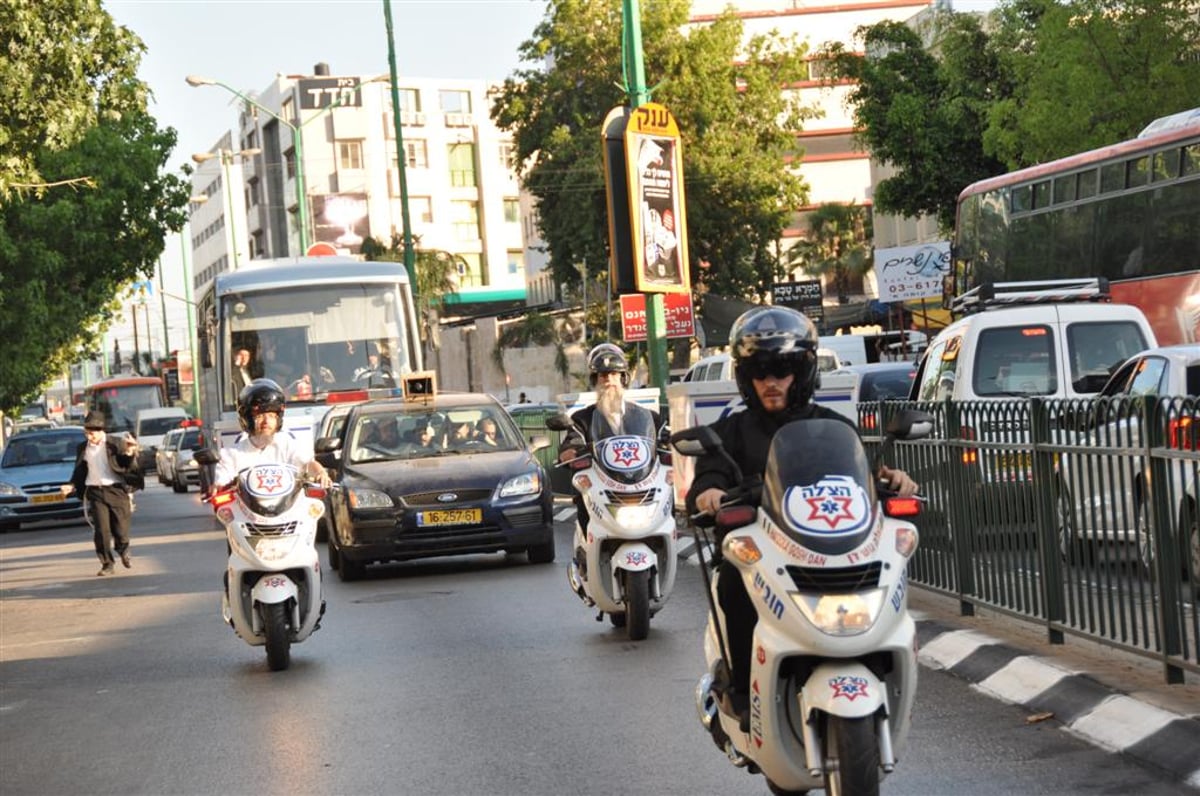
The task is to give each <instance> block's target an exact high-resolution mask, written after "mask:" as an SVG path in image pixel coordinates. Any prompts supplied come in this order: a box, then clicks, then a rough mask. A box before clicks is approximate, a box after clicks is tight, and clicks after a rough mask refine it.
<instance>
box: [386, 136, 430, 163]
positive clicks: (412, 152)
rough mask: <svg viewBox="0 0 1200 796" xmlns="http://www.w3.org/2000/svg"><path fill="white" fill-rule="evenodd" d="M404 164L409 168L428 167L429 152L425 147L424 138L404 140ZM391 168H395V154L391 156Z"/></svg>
mask: <svg viewBox="0 0 1200 796" xmlns="http://www.w3.org/2000/svg"><path fill="white" fill-rule="evenodd" d="M404 166H405V167H406V168H410V169H425V168H429V152H428V150H427V149H426V148H425V139H424V138H413V139H410V140H406V141H405V142H404ZM392 168H396V158H395V156H392Z"/></svg>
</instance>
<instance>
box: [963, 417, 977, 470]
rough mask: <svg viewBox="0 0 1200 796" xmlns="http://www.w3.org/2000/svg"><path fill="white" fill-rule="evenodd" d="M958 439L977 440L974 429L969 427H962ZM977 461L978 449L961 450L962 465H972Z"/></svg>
mask: <svg viewBox="0 0 1200 796" xmlns="http://www.w3.org/2000/svg"><path fill="white" fill-rule="evenodd" d="M959 438H960V439H967V440H971V439H978V437H977V435H976V434H975V429H973V428H971V427H970V426H963V427H962V429H961V431H960V433H959ZM978 461H979V449H978V448H963V449H962V463H963V464H966V465H972V464H975V463H976V462H978Z"/></svg>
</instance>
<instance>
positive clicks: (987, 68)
mask: <svg viewBox="0 0 1200 796" xmlns="http://www.w3.org/2000/svg"><path fill="white" fill-rule="evenodd" d="M931 37H932V38H935V39H936V41H937V44H936V48H937V51H938V54H937V55H935V54H934V53H933V52H931V51H930V50H927V49H926V47H925V44H924V43H923V41H922V38H921V35H920V34H919V33H918V32H917V31H916V30H914V29H912V28H910V27H909V26H907V25H905V24H904V23H900V22H881V23H878V24H876V25H871V26H866V27H862V28H859V29H858V31H856V39H861V41H862V49H861V52H865V53H867V55H865V56H864V55H861V54H859V52H857V51H850V50H848V49H847V48H846V47H845V46H844V45H843V44H841V43H840V42H837V43H830V44H826V45H825V46H824V47H823V52H822V55H823V58H824V59H825V60H826V63H827V64H828V67H829V79H830V80H831V81H837V80H844V79H850V80H853V81H855V85H854V88H853V89H851V91H850V94H849V102H850V104H851V106H852V107H853V116H854V123H855V126H856V127H857V128H858V129H859V130H860V133H859V138H860V139H861V141H862V143H863V144H864V146H865V147H866V148H867V149H869V150H870V152H871V155H872V156H873V157H874V158H876V159H877V160H879V161H880V162H881V163H886V164H888V165H891V166H893V167H895V168H896V169H897V172H896V174H895V175H894V176H891V177H888V178H885V179H883V180H880V181H879V182H878V183H877V184H876V185H875V197H874V203H875V207H876V208H877V209H878V210H880V211H883V212H885V213H892V214H896V215H901V216H920V215H926V214H928V215H934V216H936V217H937V219H938V223H939V225H940V226H941V227H942V228H943V229H944V230H946V231H949V230H950V229H951V228H953V226H954V212H955V203H956V200H957V198H958V193H959V191H961V190H962V189H963V188H964V187H966V186H967V185H969V184H970V183H972V182H974V181H976V180H979V179H983V178H985V177H990V176H992V175H994V174H998V173H1001V172H1002V171H1004V164H1003V163H1002V162H1001V161H999V160H997V159H996V158H994V157H991V156H989V155H988V154H987V153H986V152H985V151H984V150H983V147H982V146H981V144H980V141H981V139H982V137H983V132H984V130H985V129H986V126H987V115H988V112H989V109H990V108H991V106H992V103H993V101H994V97H995V95H996V94H997V93H998V92H999V93H1004V92H1006V91H1007V90H1008V89H1007V81H1006V80H1005V77H1004V73H1003V71H1002V69H1001V66H1000V63H999V60H998V59H997V57H996V56H995V55H994V54H993V53H992V52H991V50H990V49H989V47H988V37H987V35H986V34H985V33H984V32H983V31H982V29H981V28H980V25H979V21H978V19H977V18H975V17H973V16H969V15H965V14H950V13H945V12H943V13H939V14H937V15H935V17H934V23H933V28H932V31H931Z"/></svg>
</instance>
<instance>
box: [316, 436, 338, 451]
mask: <svg viewBox="0 0 1200 796" xmlns="http://www.w3.org/2000/svg"><path fill="white" fill-rule="evenodd" d="M341 449H342V438H341V437H321V438H320V439H318V440H317V441H316V442H314V443H313V451H314V452H315V453H333V452H334V451H339V450H341Z"/></svg>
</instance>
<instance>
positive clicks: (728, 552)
mask: <svg viewBox="0 0 1200 796" xmlns="http://www.w3.org/2000/svg"><path fill="white" fill-rule="evenodd" d="M931 429H932V418H931V417H930V416H929V415H927V414H925V413H922V412H915V411H911V410H904V411H901V412H899V413H898V414H897V415H896V416H895V417H894V418H893V420H892V422H891V424H890V425H889V426H888V430H887V436H886V437H885V440H884V443H883V446H882V447H881V451H880V458H881V459H882V456H883V455H884V454H885V453H886V452H887V451H888V450H890V448H891V444H892V441H893V440H894V439H901V440H903V439H919V438H920V437H923V436H926V435H927V434H928V433H929V432H930V430H931ZM671 441H672V444H674V445H675V448H676V450H677V451H678V452H679V453H681V454H684V455H688V456H697V455H700V454H701V453H703V452H710V453H717V454H719V455H723V456H724V457H725V459H726V461H727V462H728V463H729V464H731V465H733V466H734V468H735V470H736V469H737V465H736V464H735V463H734V461H733V459H732V458H731V457H729V455H728V454H727V453H726V452H725V451H724V449H723V448H722V446H721V441H720V438H719V437H718V436H717V434H716V433H715V432H714V431H713V430H712V429H710V428H708V427H704V426H702V427H697V428H692V429H686V430H684V431H681V432H678V433H676V434H675V435H674V436H673V437H672V438H671ZM875 469H876V468H873V467H871V466H870V463H869V462H868V460H867V456H866V453H865V451H864V449H863V447H862V443H861V442H860V440H859V438H858V434H857V433H856V432H855V430H854V428H853V427H851V426H850V425H848V424H847V423H844V422H842V421H840V420H829V419H812V420H803V421H798V422H793V423H789V424H787V425H785V426H783V427H782V428H781V429H780V430H779V431H778V432H777V433H776V434H775V437H774V439H773V440H772V442H771V448H770V452H769V455H768V459H767V468H766V472H765V475H764V478H763V480H762V482H758V479H757V478H755V479H752V482H745V480H744V479H742V478H740V477H739V483H741V484H742V486H740V487H737V488H735V489H733V490H731V491H730V492H729V494H728V497H727V500H726V501H725V502H724V504H723V507H722V509H721V510H720V511H719V512H718V513H717V515H716V517H715V518H709V519H713V520H715V525H716V528H717V532H718V533H719V534H724V540H723V542H722V544H721V555H723V556H724V559H725V560H726V561H728V562H730V563H732V564H733V565H734V566H735V567H737V569H738V570H739V571H740V572H741V576H742V581H743V583H744V585H745V588H746V592H747V594H748V595H749V598H750V601H751V602H752V603H753V605H754V607H755V609H756V611H757V614H758V621H757V624H756V625H755V628H754V635H753V640H752V643H751V648H750V649H751V652H750V659H749V660H745V661H742V662H741V666H742V667H748V669H747V668H742V671H747V670H748V671H749V673H750V685H749V693H748V694H745V695H741V694H738V695H736V698H731V693H730V691H731V689H729V687H728V685H729V671H730V669H729V663H728V660H729V652H728V650H729V643H728V635H727V633H726V632H725V631H726V626H725V621H726V617H725V614H724V611H723V610H722V609H721V606H720V604H719V602H718V596H717V589H716V578H713V579H712V583H711V584H710V590H709V594H710V597H709V607H710V616H709V622H708V627H707V631H706V634H705V640H704V652H705V658H706V661H707V663H708V673H707V674H705V675H704V677H702V678H701V680H700V682H699V683H698V684H697V686H696V707H697V710H698V711H699V714H700V721H701V724H703V725H704V727H705V729H707V730H708V731H709V733H710V734H711V736H712V738H713V740H714V741H715V742H716V744H717V747H718V748H720V749H721V750H722V751H723V752H725V754H726V755H727V756H728V757H729V760H730V761H731V762H732V763H733V764H734V765H736V766H739V767H745V768H746V769H747V770H748V771H750V773H762V774H763V775H764V776H765V777H766V778H767V782H768V785H769V787H770V788H771V791H772V792H773V793H776V794H789V793H804V792H807V791H809V790H811V789H816V788H823V789H825V791H826V792H827V793H829V794H831V795H832V796H842V795H843V794H854V795H855V796H865V795H866V794H875V793H878V792H879V782H880V780H881V778H882V776H885V775H886V774H888V773H890V772H891V771H892V770H893V768H894V767H895V765H896V762H897V760H898V759H899V756H900V754H901V753H902V751H903V747H904V741H905V738H906V736H907V734H908V729H909V722H910V719H911V714H912V706H913V699H914V697H915V695H916V686H917V660H916V649H915V642H916V627H915V625H914V623H913V620H912V618H911V617H910V616H909V614H908V597H907V578H906V574H905V572H906V567H907V564H908V559H909V557H910V556H911V555H912V554H913V552H914V551H915V550H916V547H917V530H916V528H915V527H914V526H913V525H912V524H911V522H909V521H908V518H911V517H912V516H915V515H916V514H917V512H918V511H919V506H920V498H916V497H912V498H899V497H882V498H881V497H880V496H879V495H881V494H885V493H883V491H882V487H881V485H877V484H876V483H875V479H874V477H873V475H872V473H873V472H875ZM737 472H738V473H739V476H740V470H737ZM877 490H879V492H877ZM731 504H734V505H731ZM739 504H740V505H739ZM755 504H758V505H757V507H756V506H755ZM693 519H698V518H693ZM703 547H704V545H699V548H700V550H701V556H702V558H701V566H702V569H704V572H705V574H706V576H707V574H708V570H707V567H706V566H705V563H704V560H703Z"/></svg>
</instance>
